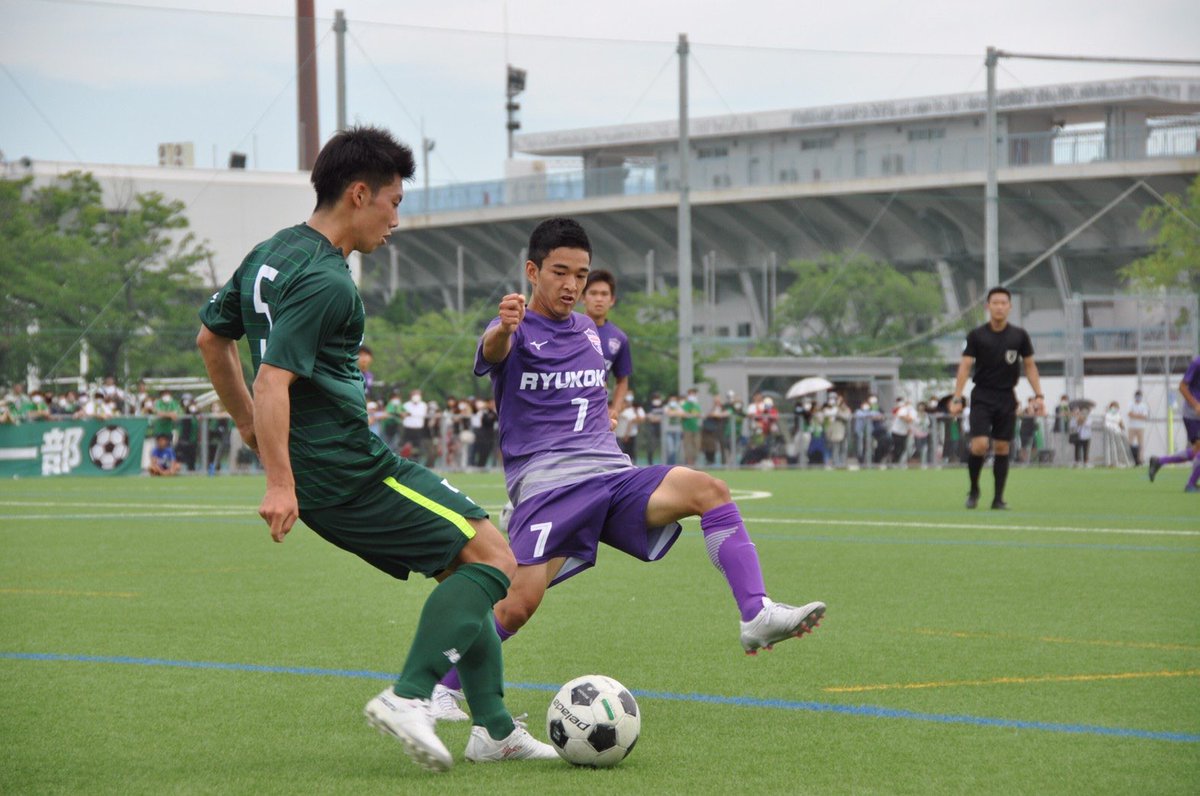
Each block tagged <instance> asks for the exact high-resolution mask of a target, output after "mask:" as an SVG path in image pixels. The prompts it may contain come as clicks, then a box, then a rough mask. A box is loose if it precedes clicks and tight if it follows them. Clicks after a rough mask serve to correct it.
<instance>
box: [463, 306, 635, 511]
mask: <svg viewBox="0 0 1200 796" xmlns="http://www.w3.org/2000/svg"><path fill="white" fill-rule="evenodd" d="M499 323H500V319H499V318H498V317H497V318H494V319H493V320H492V322H491V323H490V324H488V329H491V328H492V327H494V326H496V325H497V324H499ZM600 350H601V349H600V335H599V334H598V333H597V332H596V324H594V323H593V322H592V320H591V319H590V318H588V317H587V316H586V315H580V314H579V313H572V314H571V317H570V318H567V319H566V320H564V321H556V320H553V319H551V318H547V317H546V316H544V315H540V314H538V313H536V312H532V311H531V312H527V313H526V314H525V320H524V321H522V322H521V325H520V326H518V327H517V330H516V332H514V333H513V336H512V348H511V350H510V351H509V353H508V356H507V357H505V359H504V361H503V362H499V363H497V364H492V363H490V362H488V361H487V360H485V359H484V358H483V342H482V338H481V339H480V344H479V347H478V348H477V349H476V351H475V375H476V376H483V375H490V376H491V379H492V394H493V396H494V397H495V399H496V412H497V414H498V416H499V423H498V425H499V427H500V451H501V453H503V454H504V475H505V479H506V480H507V481H508V484H509V494H512V492H513V489H512V487H513V484H514V483H515V482H516V480H518V478H519V477H520V474H521V473H522V472H523V471H524V470H525V467H526V465H528V464H530V463H531V461H532V460H534V459H535V458H537V457H538V455H539V454H548V453H554V454H570V453H574V452H579V453H584V452H586V453H609V454H616V455H618V456H620V455H623V454H622V453H621V447H620V446H619V445H618V444H617V438H616V437H615V436H613V433H612V425H611V423H610V422H609V419H608V388H607V379H606V378H605V369H604V357H603V356H602V355H601V353H600Z"/></svg>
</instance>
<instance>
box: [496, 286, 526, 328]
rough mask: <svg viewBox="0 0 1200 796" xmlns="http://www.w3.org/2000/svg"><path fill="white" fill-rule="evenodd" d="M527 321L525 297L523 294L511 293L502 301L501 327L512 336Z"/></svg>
mask: <svg viewBox="0 0 1200 796" xmlns="http://www.w3.org/2000/svg"><path fill="white" fill-rule="evenodd" d="M523 320H525V296H524V295H523V294H521V293H509V294H508V295H507V296H505V297H504V298H502V299H500V326H501V327H502V328H503V329H504V331H505V332H507V333H508V334H512V333H513V332H515V331H516V330H517V327H518V326H520V325H521V321H523Z"/></svg>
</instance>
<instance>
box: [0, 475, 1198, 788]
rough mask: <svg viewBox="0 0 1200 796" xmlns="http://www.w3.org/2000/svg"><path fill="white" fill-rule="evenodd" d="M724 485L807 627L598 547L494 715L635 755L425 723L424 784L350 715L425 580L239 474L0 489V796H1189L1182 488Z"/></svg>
mask: <svg viewBox="0 0 1200 796" xmlns="http://www.w3.org/2000/svg"><path fill="white" fill-rule="evenodd" d="M725 477H726V478H727V480H728V481H729V483H730V485H731V486H732V487H733V488H734V489H735V496H737V497H738V498H739V501H740V505H741V508H742V513H743V515H744V516H745V517H746V518H747V521H748V526H749V528H750V531H751V533H752V535H754V537H755V540H756V543H757V545H758V549H759V554H760V557H761V559H762V562H763V568H764V571H765V573H766V580H767V587H768V589H769V590H770V592H771V594H772V596H774V597H775V598H776V599H779V600H782V601H785V602H794V603H796V602H806V601H809V600H813V599H821V600H824V601H825V602H827V603H828V604H829V613H828V615H827V616H826V618H825V621H824V622H823V623H822V625H821V627H820V628H819V629H818V630H817V631H816V633H815V634H814V635H812V636H806V637H805V638H803V639H800V640H792V641H787V642H784V643H782V644H780V645H779V646H778V647H777V648H776V649H775V650H774V651H772V652H763V653H761V654H759V655H758V656H757V657H747V656H745V655H743V654H742V651H741V648H740V646H739V645H738V641H737V616H736V611H735V609H734V607H733V602H732V600H731V598H730V596H729V594H728V590H727V587H726V586H725V583H724V581H723V579H722V578H721V577H720V576H719V574H718V573H717V572H716V570H714V569H713V567H712V565H711V564H710V563H709V561H708V558H707V556H706V554H705V551H704V545H703V543H702V540H701V537H700V533H699V526H698V523H697V522H696V521H694V520H693V521H689V522H687V523H685V526H684V528H685V532H684V535H683V537H682V538H681V539H680V540H679V542H678V543H677V544H676V546H675V548H674V550H673V551H672V552H671V554H670V555H668V556H667V557H666V559H664V560H663V561H661V562H659V563H656V564H642V563H639V562H635V561H632V560H630V559H627V558H625V557H624V556H622V555H621V554H619V553H616V552H614V551H611V550H608V551H605V550H603V549H602V551H601V556H600V560H599V565H598V566H597V567H596V568H595V569H592V570H590V571H588V572H586V573H584V574H582V575H580V576H578V577H576V578H574V579H573V580H570V581H568V582H566V583H565V584H562V585H560V586H557V587H555V588H554V589H553V590H552V591H551V592H550V594H549V595H548V597H547V599H546V601H545V602H544V603H543V605H542V608H541V610H540V611H539V613H538V615H537V617H536V618H535V619H534V620H533V622H532V623H531V624H530V625H528V626H527V627H526V628H525V629H524V630H522V632H521V633H520V634H519V635H518V636H517V637H516V638H515V639H513V640H512V641H510V642H508V643H506V644H505V680H506V682H507V683H508V689H507V694H508V702H509V705H510V707H511V708H512V709H513V712H514V713H521V712H526V711H527V712H528V713H529V715H530V722H531V729H532V730H533V731H534V733H535V734H536V735H537V736H539V737H541V738H543V739H544V738H545V723H544V722H545V719H544V717H545V709H546V705H547V704H548V702H549V700H550V697H551V696H552V693H553V691H554V690H556V688H557V686H558V685H559V684H561V683H562V682H564V681H566V680H568V679H570V678H572V677H575V676H577V675H580V674H586V673H593V672H594V673H601V674H607V675H610V676H612V677H615V678H617V679H619V680H621V681H622V682H623V683H624V684H625V685H626V686H628V687H629V688H630V689H632V690H633V691H634V693H635V694H636V695H637V697H638V701H639V704H640V706H641V709H642V713H643V725H642V737H641V739H640V740H639V742H638V745H637V748H636V749H635V750H634V752H633V754H632V755H631V756H630V757H629V758H628V759H627V760H626V761H625V762H624V763H623V764H621V765H620V766H619V767H617V768H615V769H610V770H587V769H575V768H571V767H570V766H568V765H567V764H565V763H562V762H559V761H542V762H520V763H507V764H500V765H483V766H480V765H473V764H469V763H467V762H466V761H465V760H463V759H462V750H463V748H464V747H465V745H466V740H467V734H468V729H467V727H466V726H465V725H463V724H449V725H446V724H443V725H440V726H439V732H440V734H441V735H442V737H443V739H445V740H446V742H447V746H448V747H449V748H450V749H451V751H452V752H454V753H455V755H456V757H457V760H458V762H457V764H456V766H455V767H454V769H453V770H451V771H450V772H448V773H446V774H442V775H435V774H430V773H427V772H425V771H423V770H421V769H419V768H417V767H416V766H414V765H413V764H412V763H410V762H409V761H408V759H407V758H406V757H405V756H404V755H403V753H402V752H401V750H400V747H399V745H398V744H396V743H395V742H394V741H393V740H391V739H389V738H384V737H382V736H380V735H378V734H376V733H374V732H373V731H371V730H370V729H368V728H367V727H366V725H365V723H364V721H363V719H362V715H361V710H362V706H363V705H364V704H365V703H366V701H367V700H368V699H369V698H370V697H371V696H373V695H374V694H375V693H377V692H378V691H379V690H380V689H381V688H383V686H384V684H385V683H386V682H387V680H388V679H390V678H391V677H392V676H393V675H394V673H395V672H396V671H397V670H398V669H399V667H400V665H401V663H402V661H403V656H404V653H405V651H406V649H407V646H408V642H409V639H410V636H411V633H412V630H413V627H414V625H415V619H416V615H417V612H418V611H419V609H420V606H421V604H422V602H423V601H424V599H425V597H426V595H427V594H428V592H429V589H430V587H431V584H430V582H428V581H425V580H424V579H416V580H412V581H409V582H408V583H401V582H398V581H394V580H391V579H390V578H388V577H387V576H385V575H383V574H381V573H379V572H377V571H375V570H373V569H371V568H370V567H368V566H367V565H365V564H363V563H361V562H360V561H359V560H358V559H357V558H355V557H354V556H351V555H348V554H346V553H344V552H342V551H339V550H336V549H335V548H333V547H332V546H330V545H328V544H327V543H325V542H323V541H322V540H320V539H319V538H317V537H316V536H315V535H314V534H313V533H312V532H310V531H308V530H307V529H306V528H304V527H303V526H300V525H298V526H297V528H296V529H295V530H294V531H293V532H292V534H291V535H290V536H289V537H288V538H287V541H286V542H285V543H284V544H283V545H276V544H273V543H271V541H270V539H269V537H268V534H267V529H266V526H265V525H264V524H263V523H262V522H261V520H259V519H258V517H257V516H256V514H255V509H256V507H257V504H258V500H259V498H260V497H261V493H262V489H263V481H262V479H261V478H260V477H251V476H244V477H236V476H233V477H220V478H204V477H194V478H180V479H174V480H158V479H154V480H151V479H148V478H128V479H65V478H58V479H48V478H47V479H40V480H22V481H11V482H7V483H4V484H2V485H0V540H2V544H3V548H2V549H3V555H2V556H0V606H2V609H0V793H4V794H22V793H32V794H46V793H86V794H103V793H119V794H132V793H147V794H161V793H254V794H273V793H281V794H282V793H322V794H324V793H346V794H371V793H406V794H422V793H454V794H470V793H487V794H496V793H566V792H575V793H581V794H586V793H602V792H603V793H610V794H623V793H630V794H632V793H639V794H640V793H647V794H669V793H687V794H693V795H694V794H709V793H713V794H732V793H880V794H892V793H913V794H930V793H1003V794H1015V793H1031V794H1042V793H1080V794H1096V793H1145V794H1168V793H1188V794H1194V793H1197V792H1200V610H1198V609H1200V495H1193V494H1184V493H1183V491H1182V487H1183V483H1184V478H1185V471H1184V470H1182V469H1170V468H1167V469H1164V470H1163V471H1162V473H1161V474H1160V475H1159V477H1158V480H1157V482H1156V483H1154V484H1150V483H1148V482H1147V480H1146V478H1145V474H1144V471H1128V470H1126V471H1109V470H1048V469H1045V470H1021V469H1016V468H1014V471H1013V474H1012V476H1011V478H1010V485H1009V490H1008V500H1009V503H1010V505H1011V506H1012V507H1013V508H1012V510H1011V511H1008V512H1003V513H1001V512H992V511H989V510H987V509H986V508H981V509H979V510H976V511H974V512H968V511H966V510H965V509H963V508H962V499H963V497H964V493H965V488H964V487H965V480H966V476H965V473H964V472H963V471H962V470H947V471H933V470H930V471H920V470H910V471H897V470H888V471H883V472H878V471H870V472H868V471H862V472H824V471H803V472H794V471H793V472H784V471H772V472H760V471H753V472H751V471H745V472H736V473H730V474H727V475H726V476H725ZM451 482H452V483H453V484H455V485H456V486H459V487H460V488H462V489H464V490H465V491H466V492H467V493H468V494H470V495H472V496H473V497H475V498H476V499H477V500H478V501H479V502H480V503H482V504H484V505H487V506H490V507H498V506H499V504H500V503H501V502H503V486H502V480H501V478H500V476H499V475H498V474H494V475H458V476H452V477H451ZM984 485H985V488H984V502H983V505H984V506H986V505H987V502H988V501H990V497H991V492H990V471H985V474H984Z"/></svg>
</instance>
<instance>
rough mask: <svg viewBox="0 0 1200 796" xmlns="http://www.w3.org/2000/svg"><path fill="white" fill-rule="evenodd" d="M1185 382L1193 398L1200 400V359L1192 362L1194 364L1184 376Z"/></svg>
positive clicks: (1197, 358) (1189, 366)
mask: <svg viewBox="0 0 1200 796" xmlns="http://www.w3.org/2000/svg"><path fill="white" fill-rule="evenodd" d="M1183 381H1184V383H1185V384H1187V385H1188V387H1189V388H1190V389H1191V392H1192V396H1193V397H1196V398H1200V357H1196V358H1195V359H1193V360H1192V364H1190V365H1188V369H1187V371H1186V372H1185V373H1184V374H1183Z"/></svg>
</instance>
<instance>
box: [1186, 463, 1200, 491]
mask: <svg viewBox="0 0 1200 796" xmlns="http://www.w3.org/2000/svg"><path fill="white" fill-rule="evenodd" d="M1197 483H1200V456H1197V457H1196V463H1195V464H1193V465H1192V477H1191V478H1189V479H1188V482H1187V488H1188V489H1194V488H1195V487H1196V485H1197Z"/></svg>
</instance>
